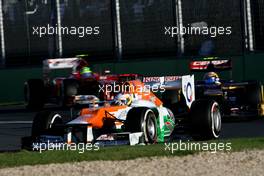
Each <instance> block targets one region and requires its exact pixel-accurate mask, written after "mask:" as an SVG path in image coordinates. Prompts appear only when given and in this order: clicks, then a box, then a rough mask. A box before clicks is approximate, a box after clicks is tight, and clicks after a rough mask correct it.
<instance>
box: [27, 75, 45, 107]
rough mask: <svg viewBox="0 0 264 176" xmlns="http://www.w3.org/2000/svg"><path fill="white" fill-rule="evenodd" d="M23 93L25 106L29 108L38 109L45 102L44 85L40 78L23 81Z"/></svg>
mask: <svg viewBox="0 0 264 176" xmlns="http://www.w3.org/2000/svg"><path fill="white" fill-rule="evenodd" d="M24 95H25V102H26V108H27V109H29V110H39V109H41V108H43V106H44V104H45V86H44V82H43V80H41V79H30V80H28V81H27V82H25V85H24Z"/></svg>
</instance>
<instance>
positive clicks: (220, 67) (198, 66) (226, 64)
mask: <svg viewBox="0 0 264 176" xmlns="http://www.w3.org/2000/svg"><path fill="white" fill-rule="evenodd" d="M189 68H190V70H191V71H224V70H230V69H232V62H231V60H229V59H223V60H201V61H192V62H190V65H189Z"/></svg>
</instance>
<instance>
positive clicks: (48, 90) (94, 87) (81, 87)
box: [24, 58, 140, 110]
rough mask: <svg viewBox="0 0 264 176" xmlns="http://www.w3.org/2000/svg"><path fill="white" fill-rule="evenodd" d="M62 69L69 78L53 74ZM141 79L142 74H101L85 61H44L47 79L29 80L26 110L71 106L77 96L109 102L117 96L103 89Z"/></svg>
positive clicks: (25, 91) (77, 59) (25, 89)
mask: <svg viewBox="0 0 264 176" xmlns="http://www.w3.org/2000/svg"><path fill="white" fill-rule="evenodd" d="M61 70H63V71H64V74H65V73H66V75H68V76H64V77H57V76H56V77H54V76H53V75H52V71H53V72H55V71H61ZM69 72H70V73H69ZM139 77H140V75H138V74H119V75H117V74H115V75H114V74H109V73H108V74H103V75H99V74H97V73H93V72H92V71H91V69H90V67H89V65H88V63H87V62H86V60H84V59H81V58H62V59H47V60H44V61H43V79H39V78H37V79H29V80H27V81H26V82H25V84H24V95H25V102H26V107H27V108H28V109H31V110H39V109H42V108H43V107H44V105H45V104H47V103H52V104H57V105H60V106H67V107H69V106H72V105H73V99H74V96H76V95H95V96H97V97H99V98H100V99H104V100H108V99H111V98H113V95H111V94H106V93H105V92H103V91H100V88H101V87H104V85H106V84H114V83H117V82H122V81H126V80H131V79H136V78H139Z"/></svg>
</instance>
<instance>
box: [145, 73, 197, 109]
mask: <svg viewBox="0 0 264 176" xmlns="http://www.w3.org/2000/svg"><path fill="white" fill-rule="evenodd" d="M143 82H144V84H145V85H147V86H150V87H152V88H153V89H154V87H157V88H160V89H165V90H182V93H183V95H184V97H185V101H186V105H187V106H188V107H189V108H190V107H191V105H192V103H193V102H194V101H195V85H194V75H186V76H163V77H144V78H143Z"/></svg>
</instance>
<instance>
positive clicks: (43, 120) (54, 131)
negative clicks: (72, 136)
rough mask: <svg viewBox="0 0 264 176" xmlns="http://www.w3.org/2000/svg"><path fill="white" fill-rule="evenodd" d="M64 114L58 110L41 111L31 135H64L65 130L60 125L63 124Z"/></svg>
mask: <svg viewBox="0 0 264 176" xmlns="http://www.w3.org/2000/svg"><path fill="white" fill-rule="evenodd" d="M62 118H63V117H62V115H60V114H59V113H56V112H50V111H42V112H39V113H38V114H37V115H36V116H35V118H34V120H33V124H32V131H31V136H32V138H33V139H36V138H37V137H39V136H40V135H56V136H61V135H63V132H64V131H63V130H61V128H59V127H58V125H62V124H63V120H62Z"/></svg>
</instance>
